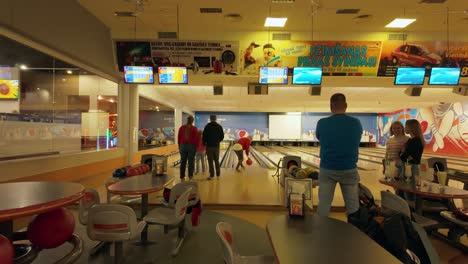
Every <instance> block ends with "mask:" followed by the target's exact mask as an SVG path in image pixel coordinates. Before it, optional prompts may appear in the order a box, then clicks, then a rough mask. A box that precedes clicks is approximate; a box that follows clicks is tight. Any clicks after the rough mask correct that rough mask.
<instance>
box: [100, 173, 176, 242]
mask: <svg viewBox="0 0 468 264" xmlns="http://www.w3.org/2000/svg"><path fill="white" fill-rule="evenodd" d="M173 180H174V177H172V176H169V175H162V176H154V175H152V173H146V174H143V175H139V176H133V177H128V178H126V179H124V180H121V181H119V182H117V183H114V184H112V185H109V186H108V187H107V189H108V190H109V192H110V193H113V194H120V195H136V194H141V218H142V219H143V217H145V215H146V214H148V194H150V193H153V192H158V191H161V190H163V189H164V187H166V186H168V185H169V184H170V183H172V181H173ZM147 240H148V226H146V227H145V229H143V232H141V242H143V243H145V242H146V241H147Z"/></svg>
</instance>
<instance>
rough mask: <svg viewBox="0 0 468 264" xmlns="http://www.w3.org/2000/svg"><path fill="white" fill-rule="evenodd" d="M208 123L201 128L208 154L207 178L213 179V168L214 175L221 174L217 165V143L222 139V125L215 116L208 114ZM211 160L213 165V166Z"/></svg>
mask: <svg viewBox="0 0 468 264" xmlns="http://www.w3.org/2000/svg"><path fill="white" fill-rule="evenodd" d="M210 121H211V122H210V123H208V124H206V126H205V129H203V144H204V145H205V146H206V155H207V156H208V166H209V170H210V177H208V180H211V179H213V177H214V173H215V168H216V176H218V177H219V176H220V175H221V169H220V167H219V143H220V142H221V141H223V139H224V132H223V127H222V126H221V125H220V124H218V123H216V116H215V115H211V116H210ZM213 161H214V167H215V168H213Z"/></svg>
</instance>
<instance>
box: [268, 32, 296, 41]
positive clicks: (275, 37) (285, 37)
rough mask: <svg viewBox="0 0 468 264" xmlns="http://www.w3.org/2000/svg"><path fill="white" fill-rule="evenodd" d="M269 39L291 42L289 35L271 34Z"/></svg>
mask: <svg viewBox="0 0 468 264" xmlns="http://www.w3.org/2000/svg"><path fill="white" fill-rule="evenodd" d="M271 37H272V39H273V40H291V33H273V34H272V35H271Z"/></svg>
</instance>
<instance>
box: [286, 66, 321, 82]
mask: <svg viewBox="0 0 468 264" xmlns="http://www.w3.org/2000/svg"><path fill="white" fill-rule="evenodd" d="M292 84H298V85H321V84H322V68H317V67H294V68H293V74H292Z"/></svg>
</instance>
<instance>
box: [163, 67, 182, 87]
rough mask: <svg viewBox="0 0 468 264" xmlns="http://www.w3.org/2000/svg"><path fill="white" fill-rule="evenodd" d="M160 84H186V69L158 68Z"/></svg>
mask: <svg viewBox="0 0 468 264" xmlns="http://www.w3.org/2000/svg"><path fill="white" fill-rule="evenodd" d="M158 72H159V83H160V84H187V83H188V78H187V67H159V68H158Z"/></svg>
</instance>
